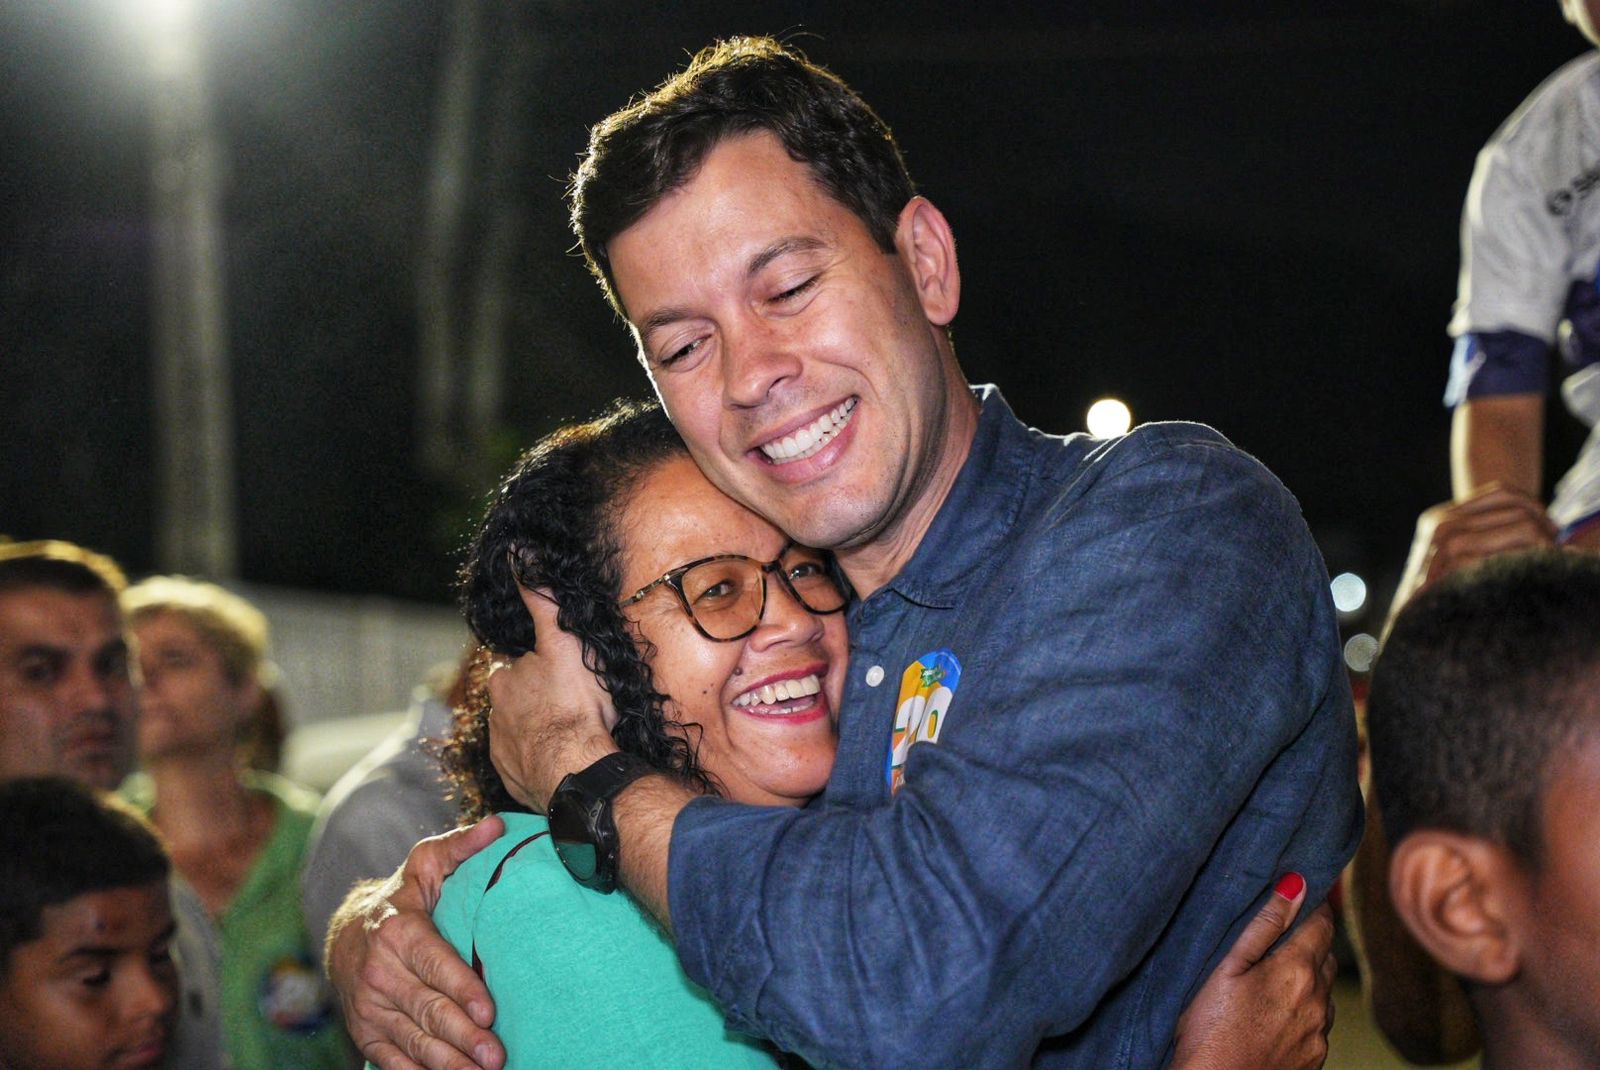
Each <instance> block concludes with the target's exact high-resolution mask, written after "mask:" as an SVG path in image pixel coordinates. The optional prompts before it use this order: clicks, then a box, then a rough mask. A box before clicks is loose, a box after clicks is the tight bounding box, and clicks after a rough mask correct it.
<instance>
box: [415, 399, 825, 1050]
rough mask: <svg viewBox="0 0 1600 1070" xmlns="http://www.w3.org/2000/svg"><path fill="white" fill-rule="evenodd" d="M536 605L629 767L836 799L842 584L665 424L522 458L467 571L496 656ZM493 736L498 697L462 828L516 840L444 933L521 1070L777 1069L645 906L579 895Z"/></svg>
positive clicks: (706, 783) (597, 435)
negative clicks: (600, 706) (600, 695)
mask: <svg viewBox="0 0 1600 1070" xmlns="http://www.w3.org/2000/svg"><path fill="white" fill-rule="evenodd" d="M519 586H521V587H524V588H527V589H529V590H534V589H542V590H544V591H545V592H547V593H548V594H549V596H550V597H551V598H552V599H553V600H554V601H555V603H556V605H557V606H558V607H559V610H558V618H559V621H560V623H561V626H562V627H563V628H565V629H567V630H568V631H570V632H572V633H573V634H574V635H576V636H577V637H578V638H579V639H580V640H581V641H582V643H583V645H584V649H585V652H586V654H587V656H588V658H589V660H590V663H591V664H592V665H594V666H595V667H596V670H597V672H598V673H599V675H600V678H601V680H602V681H603V682H604V684H605V686H606V688H607V690H608V691H610V693H611V697H612V701H613V703H614V705H615V708H616V713H617V720H616V724H615V726H614V727H613V729H612V735H613V736H614V737H615V739H616V741H617V744H618V746H619V747H621V749H622V750H623V751H624V752H626V753H628V754H631V755H634V756H637V757H639V758H643V759H644V760H645V761H647V762H649V763H650V764H651V765H653V766H655V767H656V768H658V769H660V770H663V771H667V772H670V773H673V774H675V775H677V776H680V777H682V778H684V779H685V780H686V781H688V782H690V783H692V784H695V785H696V786H697V787H699V788H700V789H701V790H705V791H710V792H716V793H718V794H721V795H724V796H726V797H728V798H731V799H734V800H737V801H740V802H747V803H761V804H767V805H789V806H798V805H800V804H802V803H804V802H805V801H806V800H807V799H809V798H810V797H811V796H813V795H815V794H816V793H817V792H819V791H821V790H822V787H823V784H824V783H825V782H826V781H827V778H828V773H829V771H830V770H831V768H832V766H833V758H834V748H835V734H834V711H835V709H836V708H837V703H838V699H839V695H840V693H841V690H842V688H843V680H844V672H845V665H846V644H845V628H844V617H843V614H841V613H840V612H839V611H840V610H841V609H843V608H844V605H845V601H846V596H847V592H846V588H845V586H844V581H843V579H842V577H841V576H840V575H839V573H838V572H837V570H836V569H835V568H834V566H833V562H832V560H831V559H830V558H828V557H827V555H825V554H822V553H819V552H817V551H813V550H808V549H805V548H802V547H796V546H793V545H791V544H790V543H789V541H788V539H786V538H785V537H784V535H783V534H782V533H781V532H780V531H778V529H777V528H775V527H773V526H772V525H771V524H768V523H767V522H766V521H764V520H762V519H760V518H759V517H757V516H756V515H755V514H754V513H751V512H750V511H749V510H747V509H745V508H744V507H742V506H740V505H737V504H735V503H734V502H733V501H732V500H731V499H729V498H727V497H726V496H725V495H723V494H722V492H721V491H719V490H717V489H716V488H715V487H713V486H712V485H711V484H710V483H709V482H707V480H706V478H705V477H704V476H703V475H701V474H700V470H699V469H698V468H696V467H695V465H694V462H693V461H692V460H691V459H690V458H689V455H688V452H687V451H686V450H685V448H684V446H683V443H682V441H681V440H680V439H679V438H678V435H677V432H675V431H674V430H673V429H672V425H671V424H670V423H668V421H667V419H666V417H665V416H664V415H663V414H662V412H661V410H660V408H659V407H657V406H655V405H653V404H641V403H619V404H618V405H616V406H615V407H613V409H612V410H611V411H610V412H609V413H607V414H606V415H605V416H603V417H601V418H600V419H598V420H595V421H592V422H590V423H586V424H581V425H578V426H573V427H567V428H564V429H562V430H560V431H557V432H555V433H554V434H552V435H550V436H549V437H548V438H546V439H544V440H543V441H542V442H540V443H539V444H538V445H537V446H535V447H534V448H533V449H531V450H529V451H528V452H527V453H526V454H525V455H524V456H523V457H522V458H521V459H520V460H519V461H518V463H517V464H516V466H515V467H514V468H513V469H512V471H511V473H510V474H509V475H508V476H507V477H506V479H505V480H504V481H503V482H502V483H501V485H500V487H499V489H498V491H497V492H496V494H495V495H494V497H493V499H492V502H491V504H490V507H489V509H488V512H487V515H486V517H485V519H484V521H483V525H482V528H481V530H480V531H479V533H478V535H477V538H476V540H475V541H474V543H473V545H472V547H471V550H470V551H469V553H468V556H467V560H466V563H465V565H464V566H463V569H462V582H461V596H462V604H463V609H464V610H465V613H466V616H467V620H468V623H469V624H470V625H471V628H472V630H473V633H474V634H475V635H476V636H477V638H478V640H479V642H480V643H482V644H483V646H484V647H485V648H486V650H487V651H492V652H493V653H495V654H497V655H516V654H521V653H525V652H526V651H528V650H531V649H533V646H534V639H535V637H534V634H533V621H532V619H531V618H530V617H529V615H528V612H527V610H526V609H525V608H524V606H523V603H522V600H521V597H520V596H519V592H518V587H519ZM481 667H482V666H481V665H480V672H481ZM488 737H489V709H488V702H487V698H486V694H485V690H484V688H483V686H482V680H481V678H480V679H478V680H477V681H476V682H475V684H474V685H473V687H472V688H471V690H470V691H469V699H468V702H467V704H466V706H465V707H464V708H462V709H460V710H458V711H457V714H456V720H455V725H454V730H453V733H452V737H451V740H450V742H449V744H448V745H447V747H446V748H445V753H444V764H445V768H446V772H447V774H448V775H449V777H450V779H451V781H452V782H453V784H454V787H455V789H456V795H457V798H458V800H459V802H460V804H461V812H462V817H463V819H464V820H471V819H475V818H478V817H482V816H485V815H486V814H489V813H494V812H498V813H501V814H502V815H503V816H504V817H505V820H506V829H507V831H506V833H505V835H504V836H503V837H501V839H500V840H499V841H497V842H496V843H495V844H494V845H493V846H491V847H489V848H487V849H486V850H484V851H482V852H480V853H479V854H478V855H477V856H475V857H474V858H472V859H471V860H470V861H469V862H467V863H466V864H465V865H463V866H462V867H461V868H460V869H459V870H458V871H457V872H456V873H455V874H454V875H453V876H452V877H451V878H450V880H448V881H447V882H446V883H445V886H444V891H443V895H442V898H441V900H440V902H439V904H438V906H437V907H436V909H435V912H434V917H435V920H436V921H437V922H438V924H439V926H440V930H441V931H442V932H443V933H444V935H445V936H446V937H448V938H449V939H450V940H451V941H452V943H454V944H455V946H456V947H457V949H458V950H460V951H461V952H462V956H463V957H464V958H466V959H467V961H469V962H472V963H473V964H474V966H475V967H476V968H477V969H478V970H479V971H480V972H481V973H482V976H483V977H484V980H485V981H486V982H487V983H488V985H489V987H490V991H491V992H492V993H493V995H494V997H495V1001H496V1005H497V1007H498V1013H497V1016H496V1023H495V1031H496V1032H497V1033H498V1034H499V1035H500V1037H501V1039H502V1041H503V1042H504V1043H505V1046H506V1050H507V1053H508V1055H509V1061H508V1063H507V1066H508V1067H509V1068H512V1070H515V1068H517V1067H531V1066H619V1067H620V1066H628V1067H637V1066H653V1067H671V1066H683V1067H697V1068H701V1067H720V1066H764V1067H770V1066H772V1065H774V1060H775V1058H776V1056H775V1055H774V1054H772V1053H771V1052H770V1050H769V1049H767V1048H765V1047H764V1046H762V1045H761V1044H760V1043H759V1042H757V1041H755V1040H753V1039H751V1038H748V1037H743V1036H740V1035H738V1034H733V1033H730V1032H728V1031H727V1030H726V1029H725V1027H724V1025H723V1022H722V1012H721V1011H720V1010H718V1009H717V1008H716V1006H715V1005H714V1004H713V1003H711V1002H710V1000H709V999H708V998H707V997H706V996H705V994H704V992H703V991H701V990H700V989H699V988H698V987H697V986H695V985H694V984H693V983H692V982H690V981H689V980H688V979H687V978H686V977H685V976H684V975H683V972H682V970H681V969H680V968H679V966H678V963H677V958H676V956H675V955H674V953H673V951H672V948H671V945H670V944H669V943H668V942H667V941H666V940H665V939H663V938H662V937H661V935H660V933H659V932H658V931H657V929H656V928H655V926H654V925H653V924H652V923H651V922H649V921H648V920H647V919H646V918H645V916H644V915H643V914H641V913H640V911H639V910H638V908H637V907H636V906H634V904H633V902H632V900H630V899H629V898H628V897H627V896H625V895H599V894H596V893H595V892H593V891H591V890H589V889H586V888H584V887H582V886H580V885H579V884H577V883H576V882H574V881H573V879H572V878H571V877H570V876H569V875H568V873H567V870H566V869H565V868H564V866H563V864H562V863H561V862H560V861H559V859H558V858H557V855H556V852H555V849H554V847H553V846H552V843H551V838H550V836H549V835H548V832H549V824H548V822H547V821H546V819H545V818H544V817H542V816H538V815H534V814H530V813H527V812H526V809H525V808H524V807H522V806H521V805H519V804H518V803H517V802H516V800H514V799H513V798H512V797H511V796H510V794H509V793H508V792H507V791H506V789H505V786H504V784H503V783H502V782H501V780H500V777H499V776H498V775H497V774H496V773H495V770H494V767H493V765H492V764H491V763H490V760H489V738H488ZM602 1038H603V1041H602Z"/></svg>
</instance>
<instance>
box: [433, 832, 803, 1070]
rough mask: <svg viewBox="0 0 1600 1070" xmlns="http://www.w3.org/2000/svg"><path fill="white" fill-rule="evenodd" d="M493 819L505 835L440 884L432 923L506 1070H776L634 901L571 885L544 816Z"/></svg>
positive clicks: (764, 1052) (756, 1044)
mask: <svg viewBox="0 0 1600 1070" xmlns="http://www.w3.org/2000/svg"><path fill="white" fill-rule="evenodd" d="M501 816H502V817H503V818H505V822H506V834H505V835H504V836H502V837H501V838H500V839H499V840H496V841H495V842H494V843H493V844H491V845H490V846H489V847H488V848H486V849H484V850H482V851H480V852H478V854H476V855H474V856H473V857H472V858H470V859H468V860H467V861H466V862H465V863H463V864H462V866H461V868H460V869H458V870H456V872H455V873H454V874H453V875H452V876H451V877H450V879H449V880H447V881H445V883H444V889H443V892H442V893H441V895H440V898H439V905H438V906H437V907H435V908H434V912H433V920H434V922H435V924H437V925H438V926H439V931H440V932H441V933H443V934H444V936H445V938H446V939H447V940H449V941H450V942H451V943H452V944H454V945H455V947H456V950H457V951H459V952H460V953H461V956H462V957H463V958H465V959H466V960H467V961H468V962H471V963H474V964H475V965H476V966H477V967H478V968H479V970H480V972H481V974H482V976H483V979H484V982H485V983H486V984H487V985H488V986H489V992H490V994H491V995H492V996H494V1000H495V1007H496V1014H495V1023H494V1031H495V1033H496V1034H497V1035H498V1036H499V1037H500V1039H501V1041H502V1042H503V1043H504V1044H505V1046H506V1054H507V1056H508V1061H507V1063H506V1070H535V1068H542V1067H573V1066H582V1067H588V1068H597V1067H618V1068H624V1067H625V1068H627V1070H637V1068H638V1067H642V1066H648V1067H653V1068H658V1070H671V1068H674V1067H681V1068H683V1070H710V1068H721V1067H759V1068H763V1070H771V1068H772V1067H774V1066H776V1065H777V1063H776V1061H775V1059H774V1058H773V1056H772V1055H770V1054H769V1053H768V1051H767V1049H766V1048H764V1047H763V1046H761V1045H760V1044H759V1043H758V1042H757V1041H755V1040H753V1039H752V1038H750V1037H747V1036H745V1035H743V1034H740V1033H734V1032H731V1031H729V1030H728V1029H727V1028H726V1027H725V1026H724V1025H723V1021H722V1012H721V1010H719V1009H718V1008H717V1006H716V1004H714V1003H712V1002H711V1000H710V999H709V998H708V997H707V996H706V994H705V991H704V990H703V989H701V988H700V987H699V986H698V985H696V984H694V983H693V982H692V981H690V980H689V979H688V978H687V977H685V976H684V975H683V970H682V969H681V968H680V967H679V966H678V957H677V954H676V953H675V952H674V951H673V949H672V945H671V944H670V943H669V942H668V941H667V939H666V938H665V937H664V936H662V934H661V931H660V930H659V929H658V928H657V927H656V926H655V924H654V923H653V922H652V921H651V920H650V919H649V918H648V917H646V916H645V915H644V914H643V913H642V912H641V911H640V909H639V908H638V907H637V906H636V905H635V904H634V902H633V900H632V899H630V898H629V897H628V896H627V895H626V894H624V893H622V892H616V893H614V894H612V895H601V894H599V893H598V892H592V891H590V890H589V889H587V888H584V887H582V886H580V885H579V884H577V883H576V882H574V881H573V879H572V878H571V877H570V876H568V875H567V871H566V869H565V868H564V867H563V866H562V865H561V861H560V859H558V858H557V857H556V853H555V849H554V848H553V847H552V846H551V844H550V835H549V831H550V830H549V824H548V823H547V822H546V820H545V819H544V818H543V817H540V816H536V815H533V814H502V815H501ZM513 852H515V853H513ZM502 863H504V865H503V867H502ZM497 869H498V870H499V874H498V877H496V870H497Z"/></svg>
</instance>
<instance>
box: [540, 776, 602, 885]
mask: <svg viewBox="0 0 1600 1070" xmlns="http://www.w3.org/2000/svg"><path fill="white" fill-rule="evenodd" d="M585 801H586V800H585V799H584V798H583V795H582V792H581V791H579V790H576V789H567V790H557V791H556V794H555V798H553V799H551V800H550V839H551V841H552V842H553V843H554V844H555V848H556V855H557V856H558V857H559V858H560V859H561V864H562V865H564V866H566V867H567V872H568V873H570V874H572V879H573V880H575V881H577V882H578V883H579V884H582V885H584V886H585V887H588V888H600V887H601V885H602V884H604V883H607V882H606V876H609V875H602V874H601V873H600V850H599V848H598V847H597V846H596V844H595V842H594V839H595V832H596V830H595V829H594V828H592V827H591V824H592V822H593V821H594V819H595V816H596V815H594V814H592V813H590V812H589V808H588V807H587V806H585V805H584V803H585ZM592 805H593V806H594V807H595V809H599V808H600V807H601V806H602V805H603V804H602V802H601V801H600V800H593V802H592ZM603 890H607V891H609V888H607V889H603Z"/></svg>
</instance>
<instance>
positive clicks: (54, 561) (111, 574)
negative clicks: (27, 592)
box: [0, 539, 128, 599]
mask: <svg viewBox="0 0 1600 1070" xmlns="http://www.w3.org/2000/svg"><path fill="white" fill-rule="evenodd" d="M127 586H128V578H127V577H126V576H124V575H123V573H122V569H120V568H118V567H117V563H116V562H115V561H113V560H111V558H109V557H107V556H106V555H105V554H99V553H95V552H94V551H93V550H86V549H84V548H83V547H82V546H78V545H77V544H75V543H70V542H63V541H62V540H60V539H41V540H38V541H36V542H0V592H4V591H20V590H23V589H24V588H29V587H46V588H49V589H50V590H53V591H61V592H64V593H66V594H104V595H107V596H108V597H110V598H113V599H114V598H116V597H117V596H118V595H119V594H121V593H122V591H123V589H124V588H126V587H127Z"/></svg>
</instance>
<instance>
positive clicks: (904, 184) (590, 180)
mask: <svg viewBox="0 0 1600 1070" xmlns="http://www.w3.org/2000/svg"><path fill="white" fill-rule="evenodd" d="M758 131H766V132H768V133H771V134H772V135H774V136H775V137H776V138H777V139H778V141H779V142H780V143H781V144H782V145H783V147H784V149H786V150H787V151H788V153H789V155H790V156H791V157H792V158H793V159H794V160H795V161H797V162H799V163H803V164H805V165H806V167H808V168H809V169H810V171H811V175H812V177H813V178H815V179H816V181H817V183H818V185H820V186H821V187H822V188H823V189H824V190H826V191H827V193H828V194H829V195H830V196H832V197H833V198H834V199H835V200H837V201H838V202H839V203H840V204H842V205H844V206H845V207H846V208H848V209H850V211H851V212H853V213H855V215H856V216H857V217H858V218H860V220H861V221H862V222H863V223H864V224H866V227H867V230H868V231H869V232H870V233H871V234H872V237H873V240H874V241H876V242H877V243H878V246H879V247H880V248H881V249H883V251H884V252H892V251H893V250H894V234H895V227H896V226H897V224H898V221H899V217H900V210H901V209H902V208H904V207H905V206H906V202H907V201H909V200H911V198H912V197H913V196H914V195H915V194H916V188H915V187H914V186H913V185H912V182H911V176H910V174H909V173H907V171H906V165H905V161H904V160H903V159H901V157H900V149H899V146H897V145H896V144H895V140H894V135H893V134H891V133H890V132H889V128H888V126H886V125H885V124H884V122H883V120H882V119H880V118H878V116H877V114H876V113H874V112H873V110H872V109H871V108H870V107H868V106H867V103H866V102H865V101H864V100H862V99H861V98H860V97H859V96H857V95H856V93H855V91H854V90H852V89H851V88H850V87H849V86H847V85H845V84H844V82H842V81H841V80H840V79H839V78H838V77H837V76H836V75H834V74H833V73H831V72H829V71H827V70H825V69H823V68H822V67H819V66H817V65H816V64H814V63H811V62H810V61H809V60H807V59H806V58H805V57H804V56H803V55H801V54H800V53H799V52H797V51H794V50H792V49H788V48H785V47H784V46H783V45H781V44H779V43H778V42H777V41H774V40H772V39H771V38H769V37H733V38H729V39H728V40H726V41H721V42H718V43H717V44H714V45H711V46H709V47H707V48H704V49H701V50H700V52H699V53H697V54H696V55H695V57H694V58H693V59H692V60H691V61H690V62H689V65H688V66H687V67H686V68H684V69H683V70H682V71H680V72H678V73H677V74H675V75H673V76H672V77H671V78H668V79H667V80H666V81H665V82H662V83H661V85H659V86H657V87H656V88H655V89H654V90H652V91H651V92H650V93H649V94H647V95H646V96H643V97H640V98H638V99H636V100H634V101H633V102H632V103H630V104H629V105H628V106H627V107H625V108H623V109H622V110H621V111H618V112H615V113H613V114H612V115H610V116H607V117H606V118H605V119H603V120H601V121H600V122H599V123H598V124H596V125H595V127H594V128H593V129H592V130H591V131H590V133H589V149H588V151H587V152H586V153H585V155H584V158H583V160H582V162H581V163H580V164H579V165H578V170H577V172H576V173H575V174H574V175H573V177H572V182H571V185H570V187H569V189H568V197H569V199H570V201H571V204H572V230H573V233H574V234H576V235H577V237H578V244H579V246H580V247H581V248H582V249H583V255H584V258H585V259H586V260H587V261H588V264H589V270H590V271H591V272H593V273H594V276H595V278H596V279H598V280H599V281H600V285H601V288H602V289H604V290H605V293H606V299H607V300H608V301H610V302H611V307H612V308H614V309H616V311H617V312H618V314H620V315H624V316H625V315H626V313H625V311H624V310H623V308H622V301H621V298H620V297H619V296H618V294H617V291H616V279H615V278H614V277H613V275H612V273H611V261H610V257H609V255H608V252H607V246H608V244H609V243H610V241H611V240H612V239H613V238H615V237H616V236H617V235H618V234H620V233H622V232H623V231H624V230H627V229H628V228H629V227H630V226H632V225H633V224H634V223H636V222H637V221H638V220H639V218H640V217H641V216H643V215H644V214H645V213H646V212H648V211H649V210H650V209H651V208H652V207H653V206H654V205H655V203H656V202H657V201H659V200H660V199H661V198H662V197H663V196H664V195H665V194H667V193H670V192H671V191H673V190H675V189H678V188H679V187H681V186H683V185H684V184H685V183H687V182H688V181H689V180H690V179H691V178H693V177H694V173H695V172H696V171H697V170H698V169H699V167H700V164H701V163H702V162H703V161H704V160H705V158H706V155H707V154H708V153H709V152H710V151H711V150H712V149H713V148H714V147H716V145H717V144H718V143H719V142H721V141H722V140H723V139H725V138H729V137H736V136H738V135H741V134H749V133H755V132H758Z"/></svg>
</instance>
